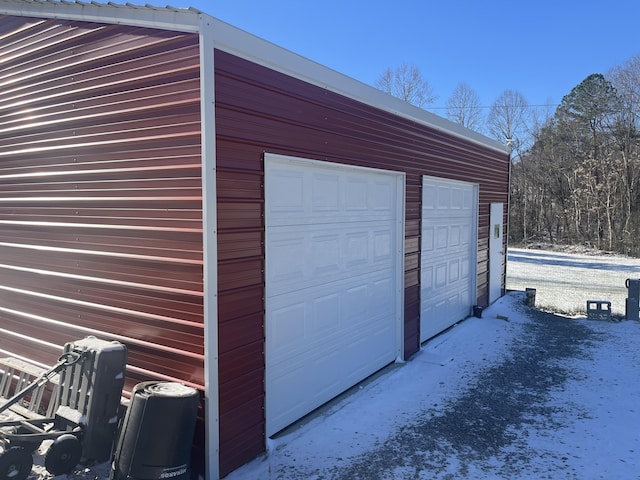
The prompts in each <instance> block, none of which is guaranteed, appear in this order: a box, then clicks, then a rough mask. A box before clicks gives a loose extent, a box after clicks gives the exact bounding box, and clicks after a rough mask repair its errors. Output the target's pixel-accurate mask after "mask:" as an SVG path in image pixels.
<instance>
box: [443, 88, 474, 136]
mask: <svg viewBox="0 0 640 480" xmlns="http://www.w3.org/2000/svg"><path fill="white" fill-rule="evenodd" d="M447 118H448V119H449V120H451V121H453V122H456V123H458V124H460V125H462V126H463V127H467V128H470V129H471V130H475V131H477V132H479V131H480V129H481V128H482V108H481V106H480V97H479V96H478V94H477V93H476V91H475V90H473V89H472V88H471V87H470V86H469V85H468V84H467V83H464V82H463V83H460V84H458V86H457V87H456V88H455V90H454V91H453V93H452V94H451V96H450V97H449V99H448V100H447Z"/></svg>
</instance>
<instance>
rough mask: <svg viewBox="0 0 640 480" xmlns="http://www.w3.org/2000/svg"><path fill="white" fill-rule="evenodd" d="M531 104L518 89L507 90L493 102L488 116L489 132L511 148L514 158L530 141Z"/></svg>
mask: <svg viewBox="0 0 640 480" xmlns="http://www.w3.org/2000/svg"><path fill="white" fill-rule="evenodd" d="M528 123H529V104H528V103H527V100H526V99H525V98H524V96H523V95H522V93H520V92H518V91H517V90H505V91H504V92H502V94H501V95H500V96H499V97H498V98H497V99H496V101H495V102H493V105H492V106H491V110H490V111H489V115H488V117H487V128H488V130H489V133H490V134H491V135H493V137H494V138H495V139H496V140H498V141H499V142H502V143H505V144H506V145H508V146H509V147H510V148H511V151H512V152H513V154H514V158H517V157H518V156H519V155H520V153H521V152H522V151H523V150H524V149H525V148H526V147H527V145H528V144H529V143H530V139H529V138H528V137H529V135H528Z"/></svg>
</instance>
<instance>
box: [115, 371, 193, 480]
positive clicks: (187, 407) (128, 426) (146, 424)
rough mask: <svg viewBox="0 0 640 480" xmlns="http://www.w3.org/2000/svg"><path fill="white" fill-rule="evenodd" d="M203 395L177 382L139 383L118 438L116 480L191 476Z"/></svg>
mask: <svg viewBox="0 0 640 480" xmlns="http://www.w3.org/2000/svg"><path fill="white" fill-rule="evenodd" d="M199 401H200V394H199V392H198V390H196V389H195V388H191V387H187V386H185V385H182V384H180V383H174V382H143V383H139V384H138V385H136V386H135V387H134V389H133V392H132V395H131V403H130V404H129V408H128V409H127V413H126V415H125V417H124V422H123V424H122V429H121V432H120V435H119V437H118V442H117V448H116V454H115V458H114V461H113V464H112V467H111V474H110V476H109V478H110V479H111V480H125V479H126V480H161V479H172V480H186V479H188V478H189V477H190V468H191V465H190V459H191V448H192V445H193V434H194V430H195V424H196V418H197V412H198V403H199Z"/></svg>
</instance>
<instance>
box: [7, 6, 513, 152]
mask: <svg viewBox="0 0 640 480" xmlns="http://www.w3.org/2000/svg"><path fill="white" fill-rule="evenodd" d="M0 14H6V15H17V16H28V17H38V18H64V19H70V20H79V21H87V22H98V23H107V24H123V25H133V26H140V27H148V28H158V29H164V30H173V31H183V32H192V33H200V34H202V33H203V32H202V30H203V29H205V28H206V29H211V34H212V35H213V43H214V46H215V48H217V49H220V50H224V51H226V52H229V53H232V54H234V55H236V56H239V57H241V58H245V59H247V60H250V61H252V62H255V63H257V64H260V65H264V66H267V67H269V68H272V69H273V70H276V71H279V72H282V73H285V74H287V75H290V76H292V77H294V78H298V79H301V80H304V81H305V82H308V83H311V84H314V85H317V86H320V87H322V88H326V89H327V90H330V91H333V92H336V93H339V94H341V95H344V96H347V97H349V98H352V99H354V100H358V101H360V102H363V103H366V104H368V105H371V106H374V107H376V108H380V109H381V110H385V111H387V112H390V113H393V114H395V115H398V116H401V117H404V118H406V119H409V120H411V121H415V122H417V123H419V124H423V125H426V126H428V127H431V128H433V129H435V130H438V131H441V132H443V133H446V134H449V135H453V136H455V137H458V138H461V139H464V140H467V141H469V142H472V143H475V144H479V145H482V146H484V147H487V148H490V149H492V150H497V151H499V152H501V153H505V155H506V154H508V148H507V146H506V145H504V144H502V143H499V142H497V141H496V140H493V139H491V138H489V137H486V136H484V135H482V134H480V133H477V132H475V131H473V130H469V129H467V128H465V127H463V126H461V125H459V124H457V123H454V122H451V121H449V120H447V119H445V118H443V117H440V116H438V115H435V114H434V113H431V112H428V111H426V110H424V109H421V108H418V107H415V106H413V105H411V104H409V103H407V102H403V101H402V100H400V99H397V98H395V97H392V96H391V95H388V94H386V93H384V92H382V91H380V90H378V89H376V88H374V87H372V86H370V85H367V84H365V83H363V82H360V81H358V80H355V79H353V78H351V77H348V76H346V75H343V74H341V73H339V72H336V71H335V70H332V69H330V68H328V67H326V66H324V65H321V64H319V63H317V62H314V61H312V60H309V59H307V58H305V57H302V56H300V55H298V54H296V53H293V52H291V51H289V50H287V49H285V48H282V47H279V46H277V45H275V44H273V43H270V42H268V41H266V40H264V39H261V38H259V37H256V36H255V35H252V34H250V33H247V32H245V31H243V30H240V29H238V28H236V27H233V26H231V25H229V24H227V23H225V22H223V21H221V20H218V19H215V18H213V17H211V16H209V15H206V14H205V13H203V12H201V11H199V10H196V9H193V8H188V9H179V8H173V7H153V6H149V5H145V6H139V5H132V4H125V5H121V4H115V3H111V2H109V3H98V2H91V3H88V2H81V1H64V0H62V1H56V0H3V1H2V2H1V3H0Z"/></svg>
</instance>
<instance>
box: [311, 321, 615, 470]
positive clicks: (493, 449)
mask: <svg viewBox="0 0 640 480" xmlns="http://www.w3.org/2000/svg"><path fill="white" fill-rule="evenodd" d="M530 315H531V316H532V320H533V321H531V322H529V323H526V324H524V325H523V326H522V332H521V335H519V336H517V337H516V339H515V340H514V343H513V344H512V345H511V347H510V348H509V351H508V353H507V354H506V355H505V357H504V359H503V360H502V361H501V362H499V363H496V364H493V365H491V367H489V368H487V369H485V370H483V371H481V372H480V373H479V375H477V376H476V377H475V378H473V379H470V380H471V381H472V384H471V386H470V388H469V389H468V390H467V391H466V392H464V393H463V394H462V395H461V396H460V397H458V398H455V399H453V400H451V401H450V402H448V403H447V404H446V406H445V409H444V412H442V411H441V410H440V409H437V410H434V411H429V410H426V411H424V412H423V413H422V414H421V415H419V416H418V417H417V418H416V419H415V422H414V423H412V424H410V425H406V426H403V427H402V428H400V429H399V430H398V432H397V433H396V434H395V435H394V436H392V437H391V438H389V439H388V440H387V441H385V442H384V443H382V444H381V445H379V447H378V448H376V449H375V450H373V451H371V452H369V453H367V454H365V455H362V456H361V457H360V458H358V459H356V460H355V461H354V462H353V463H352V464H351V465H350V466H348V467H346V468H339V469H335V470H332V471H331V472H329V473H328V474H327V475H321V476H319V477H318V478H319V479H322V478H327V479H328V478H331V479H362V480H365V479H366V480H376V479H380V480H389V479H392V478H393V479H419V478H420V479H421V478H425V479H426V478H442V479H452V480H453V479H459V478H478V476H479V475H481V474H482V475H485V474H487V473H491V474H492V475H493V476H496V477H499V478H523V476H524V475H533V476H534V477H535V478H573V477H572V476H571V472H570V471H567V466H566V465H565V462H564V461H563V459H562V458H552V459H548V460H552V461H551V462H549V463H550V465H551V466H550V467H549V465H547V466H548V467H549V468H548V469H547V471H545V472H542V471H539V470H540V469H539V468H536V467H535V466H533V465H532V463H533V461H532V460H533V459H534V458H537V456H538V455H539V452H538V451H536V450H534V449H532V448H530V447H529V446H528V444H527V437H528V432H529V430H530V429H531V428H534V427H535V428H538V429H539V428H543V429H549V428H551V429H553V428H556V427H560V425H555V424H554V420H553V418H554V417H558V416H562V415H558V414H559V413H564V412H559V411H558V410H561V409H562V407H559V406H554V407H552V406H548V405H547V400H548V399H549V395H550V392H551V391H553V390H555V391H557V390H562V388H563V385H564V384H565V382H566V381H567V380H568V379H570V378H571V377H572V376H573V375H574V373H573V372H572V371H571V370H569V369H568V368H566V367H565V366H564V365H565V363H566V362H565V361H566V360H567V359H573V358H581V357H582V358H588V356H589V347H590V346H592V345H593V343H594V342H598V341H601V340H602V335H601V334H598V333H596V332H594V331H593V330H592V329H591V328H589V326H588V325H587V324H586V323H584V322H577V321H573V320H569V319H566V318H562V317H558V316H555V315H553V314H549V313H543V312H540V311H537V310H530ZM543 474H544V475H547V477H543ZM576 478H578V477H576Z"/></svg>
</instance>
